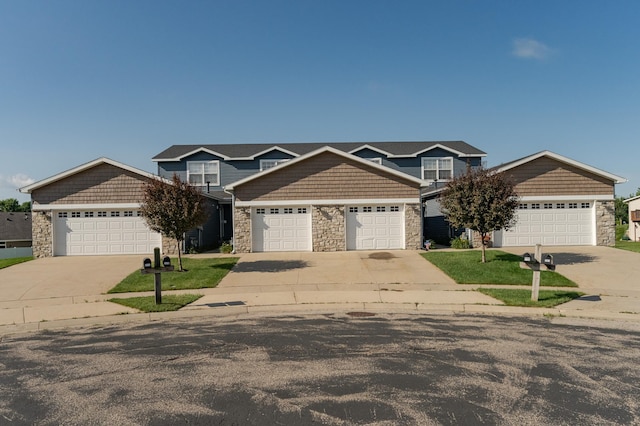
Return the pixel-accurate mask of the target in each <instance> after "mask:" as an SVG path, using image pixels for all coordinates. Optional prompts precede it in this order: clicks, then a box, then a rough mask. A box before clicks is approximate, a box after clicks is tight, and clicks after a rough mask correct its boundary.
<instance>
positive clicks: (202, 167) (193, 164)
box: [187, 160, 220, 186]
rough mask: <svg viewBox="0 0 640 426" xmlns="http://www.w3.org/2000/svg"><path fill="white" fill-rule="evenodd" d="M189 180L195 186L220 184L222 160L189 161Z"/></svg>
mask: <svg viewBox="0 0 640 426" xmlns="http://www.w3.org/2000/svg"><path fill="white" fill-rule="evenodd" d="M187 181H188V182H189V183H190V184H191V185H195V186H207V182H208V183H209V185H211V186H220V162H219V161H218V160H213V161H187Z"/></svg>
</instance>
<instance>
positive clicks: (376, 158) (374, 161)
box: [365, 157, 382, 166]
mask: <svg viewBox="0 0 640 426" xmlns="http://www.w3.org/2000/svg"><path fill="white" fill-rule="evenodd" d="M365 160H369V161H371V162H372V163H375V164H378V165H380V166H382V157H374V158H365Z"/></svg>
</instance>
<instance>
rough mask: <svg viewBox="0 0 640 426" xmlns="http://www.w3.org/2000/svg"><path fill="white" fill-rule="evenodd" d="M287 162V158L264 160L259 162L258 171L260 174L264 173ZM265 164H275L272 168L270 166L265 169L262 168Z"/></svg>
mask: <svg viewBox="0 0 640 426" xmlns="http://www.w3.org/2000/svg"><path fill="white" fill-rule="evenodd" d="M289 160H290V159H289V158H266V159H264V160H260V171H261V172H262V171H265V170H269V169H272V168H274V167H276V166H279V165H280V164H282V163H286V162H287V161H289ZM265 163H275V164H274V165H273V166H271V167H267V168H265V167H264V164H265Z"/></svg>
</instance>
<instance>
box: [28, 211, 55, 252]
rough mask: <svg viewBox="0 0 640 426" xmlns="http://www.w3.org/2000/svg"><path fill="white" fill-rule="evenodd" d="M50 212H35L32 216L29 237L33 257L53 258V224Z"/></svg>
mask: <svg viewBox="0 0 640 426" xmlns="http://www.w3.org/2000/svg"><path fill="white" fill-rule="evenodd" d="M52 216H53V212H51V211H46V212H44V211H35V212H33V215H32V222H31V223H32V225H31V226H32V228H31V237H32V238H33V242H32V245H33V257H35V258H41V257H51V256H53V223H52V221H51V218H52Z"/></svg>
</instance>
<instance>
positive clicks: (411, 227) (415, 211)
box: [404, 204, 422, 250]
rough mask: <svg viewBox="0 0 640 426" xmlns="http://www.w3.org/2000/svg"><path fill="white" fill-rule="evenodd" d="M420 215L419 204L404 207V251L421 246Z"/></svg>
mask: <svg viewBox="0 0 640 426" xmlns="http://www.w3.org/2000/svg"><path fill="white" fill-rule="evenodd" d="M421 216H422V213H421V211H420V204H405V206H404V241H405V246H404V247H405V249H407V250H414V249H419V248H420V246H421V245H422V217H421Z"/></svg>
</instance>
